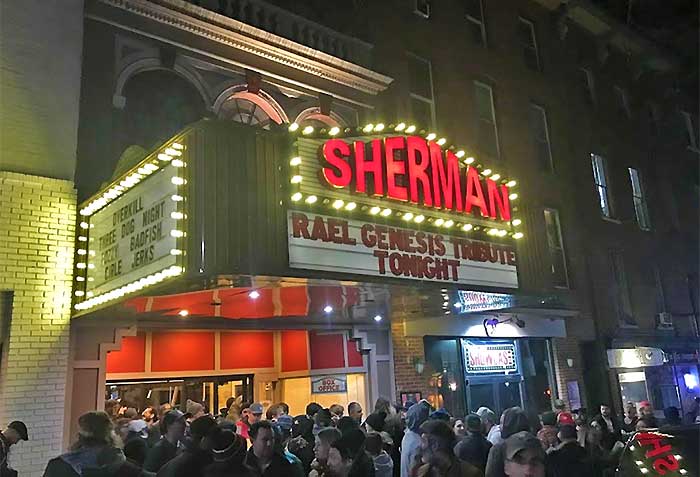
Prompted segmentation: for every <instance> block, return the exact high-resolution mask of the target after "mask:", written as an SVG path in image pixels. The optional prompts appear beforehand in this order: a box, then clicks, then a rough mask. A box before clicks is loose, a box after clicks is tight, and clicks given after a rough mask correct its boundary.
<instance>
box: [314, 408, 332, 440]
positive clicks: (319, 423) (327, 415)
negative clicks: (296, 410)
mask: <svg viewBox="0 0 700 477" xmlns="http://www.w3.org/2000/svg"><path fill="white" fill-rule="evenodd" d="M332 426H333V418H332V416H331V412H330V411H329V410H328V409H320V410H319V411H318V412H317V413H316V415H314V430H313V433H314V435H316V434H318V433H319V432H320V431H321V429H325V428H326V427H332Z"/></svg>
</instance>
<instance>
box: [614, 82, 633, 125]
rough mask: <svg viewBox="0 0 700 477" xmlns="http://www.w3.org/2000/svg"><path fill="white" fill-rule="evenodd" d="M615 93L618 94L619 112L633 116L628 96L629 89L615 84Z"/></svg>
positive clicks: (626, 115)
mask: <svg viewBox="0 0 700 477" xmlns="http://www.w3.org/2000/svg"><path fill="white" fill-rule="evenodd" d="M615 94H616V95H617V110H618V112H619V113H620V114H621V115H623V116H625V117H627V118H631V117H632V111H631V110H630V103H629V98H628V97H627V91H625V90H624V89H623V88H620V87H619V86H615Z"/></svg>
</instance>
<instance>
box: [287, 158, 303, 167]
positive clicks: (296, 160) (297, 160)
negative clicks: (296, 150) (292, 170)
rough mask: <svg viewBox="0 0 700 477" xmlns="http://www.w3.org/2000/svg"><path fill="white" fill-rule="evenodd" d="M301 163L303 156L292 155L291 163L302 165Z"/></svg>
mask: <svg viewBox="0 0 700 477" xmlns="http://www.w3.org/2000/svg"><path fill="white" fill-rule="evenodd" d="M300 164H301V157H299V156H297V157H292V158H291V159H290V160H289V165H290V166H292V167H296V166H298V165H300Z"/></svg>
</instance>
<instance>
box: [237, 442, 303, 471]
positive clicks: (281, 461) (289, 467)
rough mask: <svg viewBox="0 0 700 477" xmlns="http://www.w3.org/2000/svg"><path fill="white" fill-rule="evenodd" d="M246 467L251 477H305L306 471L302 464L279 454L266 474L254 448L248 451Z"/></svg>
mask: <svg viewBox="0 0 700 477" xmlns="http://www.w3.org/2000/svg"><path fill="white" fill-rule="evenodd" d="M245 466H246V467H247V468H248V470H249V471H250V473H251V475H252V476H256V477H304V469H303V467H302V466H301V464H300V463H298V462H295V461H293V460H292V459H290V458H288V457H287V456H285V455H282V454H279V453H277V452H275V454H274V455H273V456H272V461H271V462H270V465H268V466H267V468H266V469H265V472H261V471H260V467H259V466H258V458H257V456H256V455H255V453H254V452H253V448H252V447H251V448H250V449H248V454H246V458H245Z"/></svg>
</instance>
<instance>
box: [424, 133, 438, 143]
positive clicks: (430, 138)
mask: <svg viewBox="0 0 700 477" xmlns="http://www.w3.org/2000/svg"><path fill="white" fill-rule="evenodd" d="M436 137H437V134H435V133H430V134H428V135H427V136H425V138H426V139H427V140H428V141H432V140H433V139H435V138H436Z"/></svg>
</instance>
